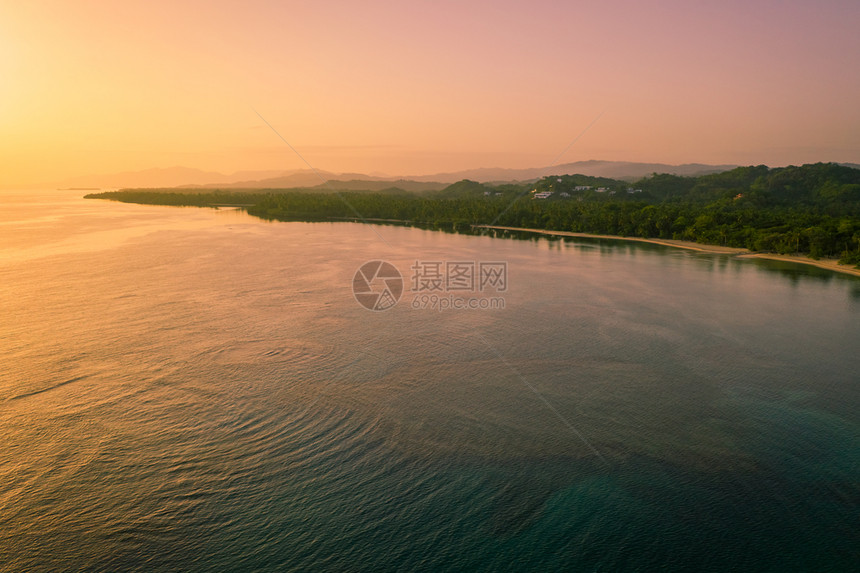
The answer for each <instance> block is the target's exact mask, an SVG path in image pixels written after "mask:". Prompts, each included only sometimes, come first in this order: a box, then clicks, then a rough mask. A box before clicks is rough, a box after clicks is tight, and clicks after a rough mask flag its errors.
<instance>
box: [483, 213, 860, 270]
mask: <svg viewBox="0 0 860 573" xmlns="http://www.w3.org/2000/svg"><path fill="white" fill-rule="evenodd" d="M475 227H476V228H482V229H502V230H505V231H525V232H529V233H537V234H540V235H553V236H559V237H581V238H587V239H617V240H620V241H634V242H637V243H652V244H655V245H664V246H667V247H675V248H678V249H688V250H691V251H699V252H701V253H710V254H716V255H733V256H736V257H738V258H745V259H771V260H774V261H786V262H790V263H800V264H804V265H812V266H816V267H819V268H822V269H827V270H830V271H835V272H838V273H844V274H848V275H854V276H858V277H860V269H856V268H854V267H851V266H848V265H840V264H839V263H838V262H837V261H836V260H835V259H819V260H815V259H810V258H809V257H803V256H798V255H778V254H775V253H754V252H752V251H750V250H749V249H743V248H738V247H721V246H719V245H705V244H702V243H694V242H692V241H676V240H674V239H643V238H640V237H622V236H619V235H596V234H593V233H574V232H570V231H547V230H546V229H524V228H520V227H501V226H497V225H475Z"/></svg>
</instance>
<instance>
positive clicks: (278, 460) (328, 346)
mask: <svg viewBox="0 0 860 573" xmlns="http://www.w3.org/2000/svg"><path fill="white" fill-rule="evenodd" d="M81 195H83V192H80V191H40V192H36V191H31V192H23V191H18V192H13V191H3V192H0V571H4V572H5V571H16V572H17V571H27V572H40V571H52V572H53V571H84V570H85V571H147V572H149V571H269V570H278V571H291V570H296V571H409V570H416V571H499V570H510V571H553V570H571V571H648V570H656V569H664V570H698V571H851V570H854V571H856V570H858V569H860V280H858V279H857V278H855V277H851V276H847V275H839V274H835V273H831V272H829V271H825V270H822V269H817V268H814V267H807V266H802V265H795V264H790V263H783V262H771V261H761V260H739V259H734V258H731V257H728V256H721V255H704V254H698V253H695V252H692V251H683V250H678V249H672V248H667V247H661V246H657V245H648V244H637V243H630V242H622V241H609V240H585V239H581V240H549V239H547V238H532V239H526V240H522V239H512V238H497V237H493V236H467V235H454V234H445V233H441V232H433V231H426V230H419V229H413V228H404V227H395V226H370V225H361V224H354V223H281V222H265V221H262V220H259V219H255V218H253V217H251V216H248V215H247V214H245V213H244V212H242V211H240V210H235V209H220V210H216V209H199V208H176V207H159V206H143V205H127V204H120V203H114V202H107V201H100V200H84V199H82V198H81ZM368 261H386V262H388V263H390V264H391V265H392V266H393V267H395V268H396V269H397V270H398V271H399V272H400V273H401V275H402V285H403V292H402V295H401V296H400V298H399V301H398V302H397V304H396V305H395V306H393V307H391V308H389V309H387V310H384V311H372V310H367V309H366V308H364V307H363V306H362V305H361V304H359V301H358V300H357V299H356V297H355V296H354V294H353V288H354V287H355V285H356V284H357V283H356V277H355V275H356V271H357V270H358V269H359V268H360V267H362V265H364V263H366V262H368ZM481 263H492V264H498V263H504V267H503V268H504V271H505V276H504V278H505V279H506V280H505V282H504V284H502V283H499V282H495V283H494V284H489V283H487V284H482V283H481V280H480V279H481V276H480V275H479V269H480V268H481V267H480V265H481ZM470 264H472V266H471V267H470V266H469V265H470ZM434 265H438V266H434ZM470 268H471V269H473V270H474V272H475V275H473V278H474V285H471V284H465V286H466V287H471V290H470V289H469V288H464V283H462V281H461V280H460V279H463V278H464V277H466V274H463V273H462V272H461V273H460V274H459V275H457V277H454V278H452V277H450V276H448V275H447V274H446V273H448V270H449V269H459V270H460V271H463V269H467V270H468V269H470ZM496 268H499V267H496ZM434 269H435V270H437V271H440V272H441V273H442V274H443V276H444V278H445V279H451V280H450V281H449V282H446V280H442V282H441V283H440V282H439V281H435V282H434V280H433V274H432V272H431V271H433V270H434ZM370 279H373V280H372V281H371V280H370ZM454 279H457V280H454ZM390 280H392V279H380V278H379V277H377V278H373V277H369V278H368V281H367V282H368V284H369V285H370V287H371V288H372V289H373V292H381V289H383V288H385V287H386V286H389V287H390V286H391V285H392V283H391V282H390ZM458 281H460V282H458ZM359 282H360V281H359ZM431 287H435V290H431ZM482 289H483V290H482ZM430 295H437V298H436V299H435V300H436V301H437V303H438V304H437V305H436V306H435V307H433V306H432V300H434V299H432V297H431V296H430ZM443 299H444V300H446V301H448V302H447V303H445V304H450V305H453V304H454V300H455V299H456V300H460V301H461V302H463V301H465V302H466V303H468V301H469V300H473V301H478V303H477V304H476V306H478V308H458V309H455V308H445V309H442V310H440V309H439V307H440V306H441V305H442V304H443V303H442V302H441V301H442V300H443ZM490 299H492V301H493V304H492V305H489V303H488V304H485V305H484V306H485V307H486V308H480V306H481V305H482V304H484V303H483V302H482V301H490ZM490 306H492V307H490Z"/></svg>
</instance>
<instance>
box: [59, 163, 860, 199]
mask: <svg viewBox="0 0 860 573" xmlns="http://www.w3.org/2000/svg"><path fill="white" fill-rule="evenodd" d="M846 165H849V166H852V167H854V165H852V164H846ZM734 167H736V166H734V165H705V164H701V163H687V164H684V165H669V164H665V163H632V162H623V161H596V160H592V161H578V162H575V163H565V164H561V165H554V166H552V167H534V168H528V169H506V168H480V169H469V170H465V171H456V172H448V173H436V174H433V175H418V176H414V177H405V178H404V177H386V176H374V175H365V174H362V173H332V172H329V171H319V172H315V171H312V170H310V169H301V170H292V171H274V170H269V171H237V172H235V173H231V174H229V175H228V174H224V173H218V172H215V171H203V170H200V169H192V168H188V167H169V168H156V169H146V170H143V171H126V172H123V173H112V174H107V175H86V176H81V177H74V178H71V179H66V180H64V181H60V182H58V183H55V184H54V185H55V186H56V187H60V188H101V189H105V188H114V187H137V188H147V187H160V188H166V187H179V188H203V189H215V188H219V189H289V188H297V187H320V188H334V189H338V190H340V189H353V190H366V191H380V190H384V189H388V188H391V187H398V188H400V189H404V190H406V191H413V192H422V191H434V190H440V189H443V188H444V187H445V186H446V185H448V184H451V183H456V182H457V181H462V180H464V179H468V180H471V181H476V182H479V183H492V184H500V183H509V182H524V181H535V180H537V179H540V178H541V177H544V176H547V175H575V174H579V175H590V176H593V177H607V178H611V179H623V180H628V181H632V180H636V179H640V178H642V177H645V176H647V175H651V174H652V173H670V174H674V175H685V176H699V175H707V174H710V173H720V172H723V171H728V170H729V169H733V168H734ZM321 177H322V179H325V180H326V182H323V181H322V179H321Z"/></svg>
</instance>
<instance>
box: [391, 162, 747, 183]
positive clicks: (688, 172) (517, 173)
mask: <svg viewBox="0 0 860 573" xmlns="http://www.w3.org/2000/svg"><path fill="white" fill-rule="evenodd" d="M735 167H737V165H705V164H702V163H686V164H683V165H668V164H665V163H632V162H627V161H597V160H591V161H577V162H575V163H564V164H561V165H554V166H552V167H533V168H528V169H503V168H480V169H469V170H465V171H456V172H453V173H436V174H433V175H419V176H415V177H408V179H411V180H412V181H441V182H443V183H453V182H455V181H462V180H463V179H470V180H472V181H480V182H482V183H490V182H492V183H499V182H509V181H532V180H535V179H540V178H541V177H545V176H547V175H577V174H578V175H591V176H593V177H608V178H611V179H625V180H635V179H641V178H642V177H645V176H647V175H651V174H652V173H670V174H673V175H684V176H699V175H708V174H710V173H720V172H723V171H728V170H730V169H734V168H735Z"/></svg>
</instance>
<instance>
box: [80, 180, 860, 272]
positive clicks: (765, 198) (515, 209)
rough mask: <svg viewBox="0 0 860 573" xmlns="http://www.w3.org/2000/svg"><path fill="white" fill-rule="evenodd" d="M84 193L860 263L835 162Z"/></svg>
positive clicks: (265, 214) (851, 198) (859, 194)
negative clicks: (696, 172)
mask: <svg viewBox="0 0 860 573" xmlns="http://www.w3.org/2000/svg"><path fill="white" fill-rule="evenodd" d="M597 181H599V182H600V185H601V186H602V187H603V189H604V191H603V192H602V193H597V192H596V190H595V189H594V187H593V186H592V188H590V189H582V187H589V182H595V183H596V182H597ZM631 186H632V187H631ZM578 187H579V188H580V189H579V190H577V188H578ZM628 189H629V190H630V191H633V189H635V190H636V191H637V192H635V193H633V192H628ZM547 190H550V191H553V194H552V195H551V196H550V197H549V198H547V199H535V198H533V197H534V193H533V191H547ZM87 197H90V198H105V199H114V200H119V201H125V202H132V203H146V204H160V205H189V206H216V205H225V204H241V205H252V206H247V207H245V208H246V210H247V211H248V213H250V214H252V215H255V216H258V217H262V218H264V219H273V220H284V221H323V220H356V221H370V220H388V221H399V222H401V223H402V224H411V225H419V226H424V227H431V228H440V229H449V230H455V231H464V232H467V231H469V230H471V229H472V226H473V225H490V224H492V225H499V226H506V227H522V228H532V229H542V230H553V231H573V232H584V233H595V234H606V235H620V236H628V237H641V238H662V239H681V240H688V241H695V242H699V243H707V244H714V245H724V246H729V247H743V248H747V249H750V250H753V251H760V252H774V253H780V254H805V255H809V256H810V257H812V258H821V257H834V258H835V257H839V259H840V262H842V263H844V264H857V265H860V170H857V169H852V168H849V167H844V166H840V165H836V164H832V163H829V164H825V163H818V164H813V165H804V166H800V167H785V168H768V167H766V166H763V165H762V166H751V167H741V168H737V169H733V170H731V171H727V172H723V173H718V174H713V175H704V176H699V177H680V176H676V175H666V174H654V175H652V176H650V177H647V178H644V179H642V180H640V181H636V182H634V183H632V184H630V183H626V182H623V181H616V180H607V179H605V178H588V177H586V176H569V175H565V176H549V177H545V178H543V179H541V180H539V181H537V182H534V183H531V184H521V185H512V184H508V185H503V186H491V185H486V184H480V183H475V182H470V181H466V182H462V181H461V182H459V183H455V184H454V185H452V186H450V187H448V188H447V189H445V190H442V191H439V192H433V193H423V194H415V193H407V192H405V191H403V192H396V191H394V192H392V191H388V192H386V193H378V192H340V193H320V192H313V191H294V190H281V191H277V190H266V191H259V192H257V191H254V192H235V191H213V192H205V193H181V192H176V191H175V190H172V191H171V190H141V189H136V190H121V191H118V192H110V193H98V194H92V195H87Z"/></svg>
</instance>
